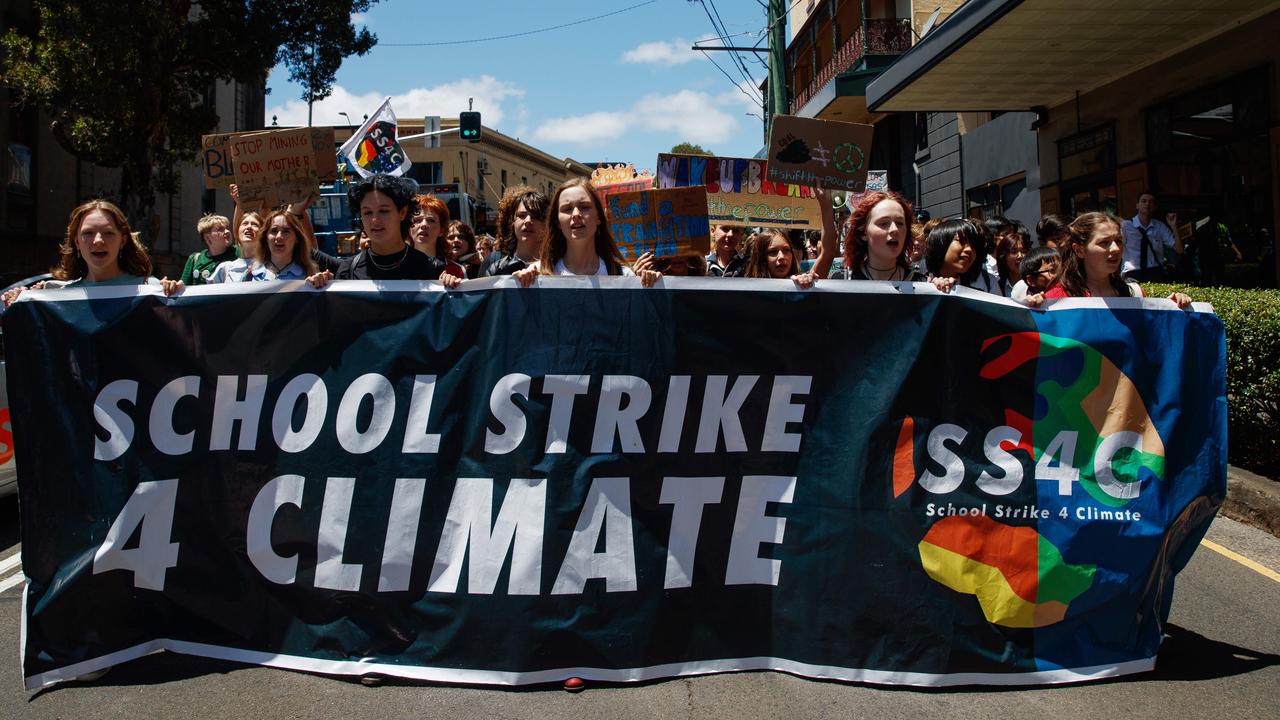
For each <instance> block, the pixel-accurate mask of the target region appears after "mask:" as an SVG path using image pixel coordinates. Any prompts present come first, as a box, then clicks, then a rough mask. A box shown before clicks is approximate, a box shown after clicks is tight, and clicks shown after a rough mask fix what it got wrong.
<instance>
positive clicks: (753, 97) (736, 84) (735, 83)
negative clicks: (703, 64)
mask: <svg viewBox="0 0 1280 720" xmlns="http://www.w3.org/2000/svg"><path fill="white" fill-rule="evenodd" d="M699 52H701V53H702V54H703V55H704V56H706V58H707V59H708V60H710V61H711V64H712V65H715V66H716V69H717V70H719V71H720V74H721V75H724V77H725V79H726V80H728V81H729V82H731V83H733V86H734V87H736V88H738V92H740V93H742V94H743V95H746V96H747V97H748V98H750V100H751V102H753V103H755V104H757V105H759V106H760V107H761V108H762V109H763V108H764V98H763V97H756V95H752V94H751V93H749V92H747V91H746V90H743V89H742V84H741V83H739V82H738V81H737V80H734V79H733V76H732V75H730V74H729V73H727V72H725V69H724V68H722V67H720V63H718V62H716V61H715V58H713V57H711V55H709V54H707V51H706V50H700V51H699ZM752 90H755V88H754V87H753V88H752ZM759 92H760V91H759V90H756V94H757V95H759Z"/></svg>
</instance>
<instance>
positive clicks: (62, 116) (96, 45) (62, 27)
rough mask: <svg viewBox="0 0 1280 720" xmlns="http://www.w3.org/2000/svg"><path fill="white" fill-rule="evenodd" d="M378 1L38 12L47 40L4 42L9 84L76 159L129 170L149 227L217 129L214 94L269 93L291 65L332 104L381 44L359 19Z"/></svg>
mask: <svg viewBox="0 0 1280 720" xmlns="http://www.w3.org/2000/svg"><path fill="white" fill-rule="evenodd" d="M375 1H376V0H200V1H199V2H193V1H192V0H169V1H167V2H155V0H76V1H67V0H33V2H32V7H33V9H34V10H35V12H36V16H37V18H38V20H37V23H36V30H35V33H34V34H24V33H22V32H20V31H19V30H18V29H16V28H11V29H10V30H9V31H8V32H7V33H5V35H4V36H3V38H0V44H2V45H3V52H4V57H3V63H2V64H0V83H3V84H4V85H6V86H8V87H9V88H10V89H11V90H12V91H13V94H14V97H15V99H16V100H17V101H18V102H20V103H25V104H34V105H37V106H39V107H41V108H42V109H44V110H46V111H47V112H48V113H49V114H50V116H51V117H52V123H51V128H50V129H51V130H52V131H53V134H54V137H56V138H57V140H58V143H59V144H60V145H62V146H63V147H64V148H65V149H66V150H67V151H68V152H71V153H72V154H74V155H76V156H78V157H81V158H84V159H86V160H89V161H91V162H95V163H97V164H99V165H103V166H107V167H119V168H121V169H122V182H121V192H120V196H121V197H120V200H121V203H122V205H123V206H124V209H125V211H126V213H128V214H129V215H130V217H131V218H133V219H134V221H135V222H137V223H139V224H141V222H142V220H143V217H144V216H146V215H148V214H149V211H150V208H151V206H152V204H153V203H154V194H155V192H156V191H157V190H164V189H169V188H171V187H172V182H173V179H174V178H175V177H176V172H177V168H178V167H179V166H180V164H184V163H188V162H191V160H192V159H193V158H195V157H196V156H197V152H198V151H199V149H200V136H201V135H202V134H204V133H207V132H210V131H212V130H213V129H214V127H216V125H217V122H218V116H217V112H216V109H215V108H213V107H211V106H210V105H209V104H207V103H206V101H205V98H206V94H207V93H208V92H209V91H210V89H211V88H213V87H214V83H216V82H218V81H240V82H245V83H261V82H264V80H265V78H266V76H267V73H268V72H269V71H270V70H271V68H272V67H274V66H276V65H277V64H279V63H284V64H285V66H286V67H288V68H289V69H290V71H291V73H292V74H293V76H294V77H295V78H299V74H300V73H301V77H300V79H301V81H302V82H303V85H304V88H305V89H306V91H307V92H308V93H310V94H311V95H313V96H314V97H316V98H323V97H325V96H326V95H327V94H328V92H329V89H330V88H331V87H332V84H333V80H334V75H335V73H336V72H337V69H338V66H339V65H340V64H341V62H342V59H343V58H345V57H347V56H348V55H351V54H360V55H363V54H364V53H367V52H368V51H369V50H370V49H371V48H372V47H373V45H374V43H375V42H376V41H377V39H376V38H375V37H373V36H372V35H370V34H369V33H368V31H366V30H363V29H362V30H359V31H357V30H356V29H355V28H354V27H353V26H352V25H351V19H350V15H351V13H352V12H363V11H365V10H367V9H368V8H369V6H370V4H371V3H372V2H375ZM317 40H318V41H319V42H317ZM312 47H314V54H313V50H312ZM313 57H314V60H313Z"/></svg>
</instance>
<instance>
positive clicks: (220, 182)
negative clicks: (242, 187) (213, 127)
mask: <svg viewBox="0 0 1280 720" xmlns="http://www.w3.org/2000/svg"><path fill="white" fill-rule="evenodd" d="M238 134H241V133H218V134H216V135H203V136H201V137H200V147H201V153H200V157H201V163H202V164H203V165H204V187H205V189H206V190H216V189H219V188H224V187H227V186H228V185H230V184H232V183H234V182H235V181H236V175H235V171H233V170H232V169H231V156H230V155H229V154H228V152H227V140H229V139H231V138H233V137H235V136H236V135H238Z"/></svg>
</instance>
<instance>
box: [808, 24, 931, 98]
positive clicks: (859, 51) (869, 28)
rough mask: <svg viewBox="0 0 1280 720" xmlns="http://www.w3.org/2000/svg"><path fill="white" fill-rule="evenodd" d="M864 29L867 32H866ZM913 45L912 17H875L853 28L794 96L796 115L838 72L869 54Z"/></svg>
mask: <svg viewBox="0 0 1280 720" xmlns="http://www.w3.org/2000/svg"><path fill="white" fill-rule="evenodd" d="M864 29H865V34H864ZM910 47H911V21H910V20H907V19H896V18H874V19H869V20H867V21H866V24H865V25H860V26H858V27H856V28H854V29H853V34H852V35H850V36H849V39H848V40H845V41H844V44H842V45H841V46H840V48H839V49H838V50H836V53H835V55H834V56H832V58H831V59H830V60H829V61H827V63H826V64H824V65H823V66H822V68H821V69H820V70H818V74H817V75H815V76H814V78H813V80H812V81H810V82H809V84H807V85H805V86H804V87H803V88H800V89H797V90H796V92H795V93H794V94H793V95H792V96H791V114H792V115H794V114H795V113H796V112H797V111H798V110H799V109H800V108H802V107H804V105H805V103H807V102H809V100H810V99H812V98H813V96H814V95H817V94H818V91H819V90H821V89H822V88H824V87H826V84H827V83H829V82H831V80H832V79H833V78H835V76H836V75H839V74H840V73H842V72H844V71H845V70H848V69H849V68H850V67H853V65H854V64H855V63H857V62H858V61H859V60H861V59H862V58H863V57H864V56H866V55H901V54H902V53H904V52H906V51H907V50H908V49H909V48H910Z"/></svg>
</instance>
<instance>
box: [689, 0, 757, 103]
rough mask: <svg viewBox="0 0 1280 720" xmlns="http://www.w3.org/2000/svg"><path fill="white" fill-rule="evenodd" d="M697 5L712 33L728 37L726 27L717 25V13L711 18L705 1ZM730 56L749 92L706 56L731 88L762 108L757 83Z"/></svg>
mask: <svg viewBox="0 0 1280 720" xmlns="http://www.w3.org/2000/svg"><path fill="white" fill-rule="evenodd" d="M699 5H701V6H703V13H707V19H708V20H710V23H712V29H714V31H716V32H717V33H718V35H719V36H721V37H726V36H728V29H727V28H726V27H723V24H722V23H719V24H718V23H717V22H716V20H717V17H718V15H719V13H718V12H717V13H716V17H713V15H712V12H710V9H708V8H707V0H699ZM713 6H714V4H713ZM701 53H703V55H707V51H705V50H704V51H701ZM730 55H731V56H732V60H733V68H735V69H736V70H737V73H739V74H740V76H742V79H744V81H746V83H748V85H749V86H750V87H751V92H746V91H745V90H742V86H741V83H739V82H737V81H736V79H733V78H732V77H730V74H728V73H727V72H724V68H721V67H719V63H716V60H712V58H710V55H707V59H708V60H712V64H714V65H716V68H717V69H718V70H719V72H721V73H723V74H724V77H726V78H728V81H730V82H732V83H733V86H735V87H737V88H739V90H740V91H741V92H742V95H746V96H748V97H750V99H751V101H753V102H756V104H759V105H762V106H763V105H764V96H762V95H760V91H759V90H758V87H756V86H758V85H759V83H758V82H756V81H755V78H754V77H751V73H750V72H749V70H748V69H746V64H744V63H742V60H741V59H739V56H737V53H735V51H730Z"/></svg>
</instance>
